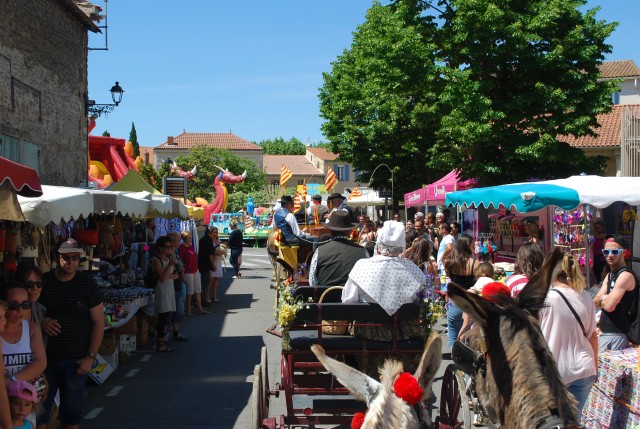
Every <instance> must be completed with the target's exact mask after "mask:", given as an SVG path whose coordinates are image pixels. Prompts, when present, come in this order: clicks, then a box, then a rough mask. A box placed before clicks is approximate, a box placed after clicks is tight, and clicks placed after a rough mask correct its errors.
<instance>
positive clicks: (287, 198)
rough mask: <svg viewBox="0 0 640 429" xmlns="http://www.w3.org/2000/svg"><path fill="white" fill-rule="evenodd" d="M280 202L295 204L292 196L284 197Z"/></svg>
mask: <svg viewBox="0 0 640 429" xmlns="http://www.w3.org/2000/svg"><path fill="white" fill-rule="evenodd" d="M278 202H279V203H280V204H293V197H292V196H291V195H283V196H282V197H280V201H278Z"/></svg>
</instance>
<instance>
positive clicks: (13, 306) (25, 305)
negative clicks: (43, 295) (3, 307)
mask: <svg viewBox="0 0 640 429" xmlns="http://www.w3.org/2000/svg"><path fill="white" fill-rule="evenodd" d="M7 308H8V309H9V310H13V311H16V310H17V309H19V308H22V309H23V310H28V309H30V308H31V301H24V302H17V301H11V302H9V303H8V304H7Z"/></svg>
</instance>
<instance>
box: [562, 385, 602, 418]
mask: <svg viewBox="0 0 640 429" xmlns="http://www.w3.org/2000/svg"><path fill="white" fill-rule="evenodd" d="M595 382H596V376H595V375H592V376H591V377H585V378H581V379H579V380H576V381H573V382H571V383H569V384H567V389H568V390H569V392H571V394H572V395H573V396H575V398H576V400H577V401H578V418H580V416H581V415H582V408H584V404H585V403H586V402H587V398H589V392H590V391H591V386H593V383H595Z"/></svg>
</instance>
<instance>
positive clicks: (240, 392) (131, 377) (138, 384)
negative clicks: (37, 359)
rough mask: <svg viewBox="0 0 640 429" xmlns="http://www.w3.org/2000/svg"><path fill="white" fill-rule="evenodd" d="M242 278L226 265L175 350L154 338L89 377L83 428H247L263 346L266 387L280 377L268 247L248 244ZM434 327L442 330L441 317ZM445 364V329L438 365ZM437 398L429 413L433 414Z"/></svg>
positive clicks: (280, 407)
mask: <svg viewBox="0 0 640 429" xmlns="http://www.w3.org/2000/svg"><path fill="white" fill-rule="evenodd" d="M242 272H243V276H242V278H241V279H232V278H231V276H232V272H231V267H230V266H229V265H227V268H226V269H225V277H224V278H223V279H222V281H221V285H220V292H219V299H220V300H219V302H217V303H215V304H214V305H213V306H212V307H209V308H208V310H210V311H211V314H208V315H194V316H191V317H187V318H186V319H185V321H184V323H183V327H182V332H183V333H184V335H186V336H187V337H188V338H189V339H190V341H189V342H186V343H181V342H180V343H179V342H173V341H172V342H171V346H172V347H173V349H174V351H173V352H171V353H157V352H155V350H154V347H153V346H154V344H155V338H150V341H149V344H148V345H147V346H146V347H139V348H138V350H137V351H136V352H135V353H134V354H132V356H131V357H130V358H129V359H128V361H127V362H121V363H120V366H119V368H118V369H117V371H115V372H114V373H113V374H112V375H111V376H110V377H109V378H108V379H107V380H106V381H105V382H104V384H102V385H100V386H98V385H96V384H95V383H94V382H93V381H91V380H90V381H89V382H88V386H87V400H86V404H85V423H84V424H83V427H86V428H95V429H111V428H122V429H129V428H132V429H133V428H157V429H163V428H184V429H191V428H194V429H195V428H212V429H213V428H216V429H218V428H233V429H236V428H237V429H240V428H242V429H246V428H251V426H252V423H251V409H250V400H251V390H252V381H253V369H254V366H255V365H257V364H259V363H260V350H261V348H262V346H263V345H266V346H267V349H268V356H269V365H268V366H269V368H268V370H269V380H270V385H271V386H270V387H271V389H273V388H274V384H275V382H276V381H279V380H280V338H278V337H276V336H274V335H272V334H268V333H267V332H266V329H267V328H268V327H269V326H271V325H272V324H273V323H274V318H273V306H274V299H275V295H274V290H273V289H270V287H269V284H270V278H271V266H270V264H269V260H268V257H267V254H266V249H265V248H250V247H245V249H244V253H243V269H242ZM436 329H437V330H439V331H443V330H444V325H443V322H440V323H438V325H437V326H436ZM448 363H450V354H449V350H448V345H447V340H446V334H444V333H443V363H442V365H441V367H440V372H439V374H438V376H437V378H436V380H435V384H434V391H435V396H436V397H437V398H439V397H440V396H441V395H440V388H441V387H440V386H441V377H442V373H443V372H444V369H445V368H446V366H447V364H448ZM438 405H439V399H438V401H436V404H435V406H436V408H435V410H434V415H435V414H436V413H437V412H438V410H437V406H438ZM283 413H284V400H283V395H280V398H272V399H271V409H270V412H269V415H270V416H280V415H281V414H283Z"/></svg>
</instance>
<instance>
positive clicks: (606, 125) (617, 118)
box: [558, 104, 640, 149]
mask: <svg viewBox="0 0 640 429" xmlns="http://www.w3.org/2000/svg"><path fill="white" fill-rule="evenodd" d="M626 108H630V109H632V110H633V111H634V113H635V115H636V116H637V117H640V104H617V105H615V106H613V108H612V109H611V112H609V113H603V114H601V115H598V116H597V117H596V119H597V121H598V124H599V125H600V127H599V128H592V129H593V130H594V131H595V132H596V135H595V136H581V137H578V138H576V137H573V136H558V140H559V141H562V142H566V143H569V144H570V145H571V146H573V147H576V148H581V149H584V148H608V147H620V145H621V142H622V133H621V128H622V125H621V121H622V112H623V111H624V110H625V109H626Z"/></svg>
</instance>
